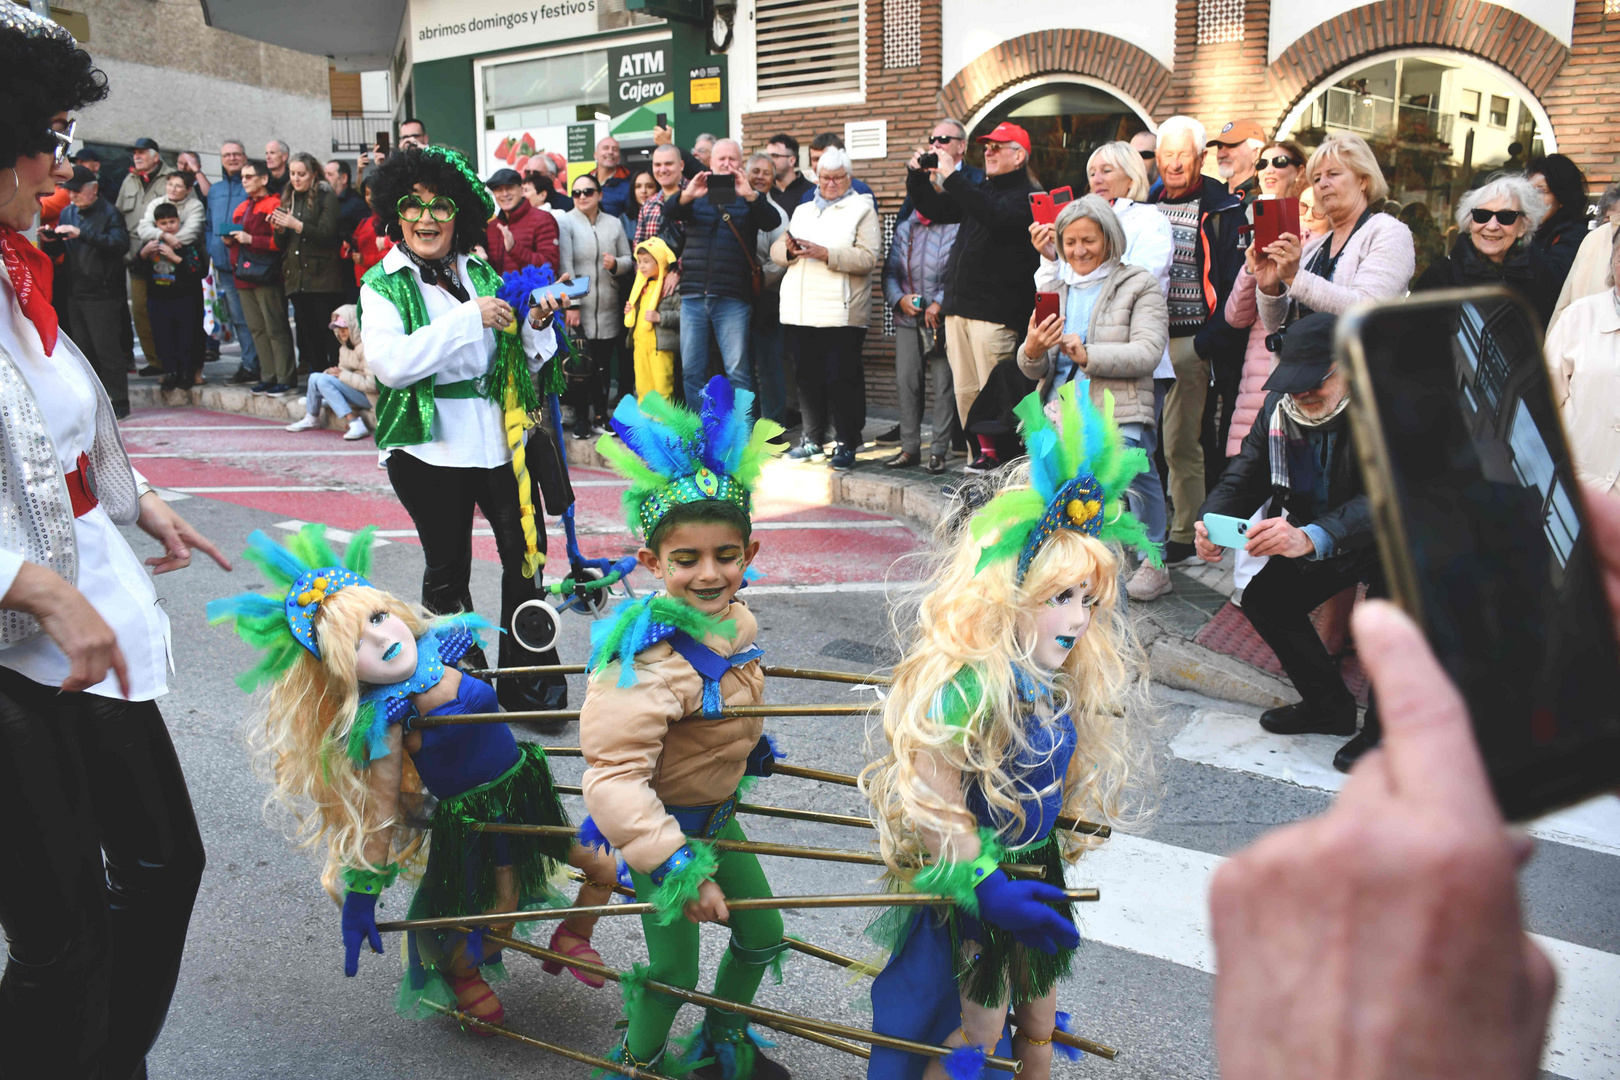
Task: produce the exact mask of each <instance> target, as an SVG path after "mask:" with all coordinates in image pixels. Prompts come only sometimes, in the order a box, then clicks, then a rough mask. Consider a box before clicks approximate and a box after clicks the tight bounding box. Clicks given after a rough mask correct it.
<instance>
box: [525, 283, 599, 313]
mask: <svg viewBox="0 0 1620 1080" xmlns="http://www.w3.org/2000/svg"><path fill="white" fill-rule="evenodd" d="M590 291H591V279H590V278H588V277H577V278H573V279H571V280H569V281H554V282H552V283H551V284H550V285H542V286H540V287H539V288H538V289H536V290H534V291H533V292H531V293H530V294H529V303H531V304H542V303H544V302H545V301H547V300H548V299H549V300H557V299H562V298H567V299H569V300H578V299H580V298H581V297H583V296H585V295H586V294H588V293H589V292H590ZM557 306H558V307H567V306H568V305H567V304H558V305H557Z"/></svg>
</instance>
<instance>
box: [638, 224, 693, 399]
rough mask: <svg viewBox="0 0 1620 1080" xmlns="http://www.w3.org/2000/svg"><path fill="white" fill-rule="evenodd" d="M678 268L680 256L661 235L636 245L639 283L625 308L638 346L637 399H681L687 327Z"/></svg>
mask: <svg viewBox="0 0 1620 1080" xmlns="http://www.w3.org/2000/svg"><path fill="white" fill-rule="evenodd" d="M674 265H675V253H674V252H673V251H671V250H670V249H669V245H668V244H666V243H664V242H663V241H662V240H660V239H659V238H658V237H656V236H653V237H648V238H647V239H646V240H643V241H642V242H641V243H639V244H637V245H636V280H635V283H634V284H633V285H631V286H630V299H629V300H627V301H625V304H624V325H626V326H628V327H630V342H631V344H632V345H633V346H634V347H635V361H636V400H637V401H640V400H641V399H642V398H644V397H646V396H647V395H648V394H651V393H656V394H658V395H659V396H660V397H662V398H664V400H666V401H667V400H669V399H670V398H671V397H673V396H674V395H675V354H676V352H678V351H679V349H680V346H681V326H680V291H679V289H678V288H677V286H678V285H679V284H680V274H679V273H678V272H677V271H676V270H674V269H672V267H673V266H674ZM670 297H674V298H675V299H674V301H673V302H670V300H669V298H670Z"/></svg>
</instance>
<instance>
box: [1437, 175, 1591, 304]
mask: <svg viewBox="0 0 1620 1080" xmlns="http://www.w3.org/2000/svg"><path fill="white" fill-rule="evenodd" d="M1546 216H1547V204H1546V202H1545V201H1543V199H1542V197H1541V193H1540V192H1538V191H1537V190H1536V189H1535V188H1534V187H1533V186H1532V185H1531V183H1530V181H1529V180H1527V179H1525V178H1524V176H1522V175H1521V174H1519V173H1507V174H1504V175H1502V176H1498V177H1496V178H1495V179H1494V180H1491V181H1489V182H1488V183H1486V184H1484V185H1482V186H1480V187H1477V188H1475V189H1474V190H1473V191H1470V192H1467V193H1465V194H1464V195H1463V197H1462V198H1461V199H1460V200H1459V201H1458V203H1457V224H1458V226H1460V228H1461V230H1462V232H1461V234H1460V235H1459V236H1458V237H1457V242H1456V243H1455V244H1453V245H1452V248H1451V254H1450V255H1447V256H1442V257H1441V258H1438V259H1436V260H1434V262H1432V263H1430V264H1429V268H1428V269H1427V270H1425V271H1423V276H1422V277H1420V278H1418V279H1417V280H1416V281H1414V282H1413V283H1412V291H1413V292H1424V291H1426V290H1429V289H1453V288H1461V287H1462V286H1464V285H1505V286H1507V287H1508V288H1509V289H1512V290H1513V291H1514V292H1516V293H1518V294H1519V295H1520V296H1522V297H1524V299H1525V300H1526V301H1528V302H1529V304H1530V306H1531V307H1533V308H1535V309H1536V315H1537V316H1539V317H1540V319H1541V321H1542V324H1543V325H1546V322H1547V320H1548V318H1549V317H1550V316H1551V315H1552V310H1553V306H1554V305H1555V304H1556V303H1557V302H1558V289H1559V285H1560V284H1561V282H1560V280H1559V278H1558V277H1557V276H1556V274H1554V273H1553V270H1552V268H1551V267H1550V266H1548V264H1547V257H1546V256H1545V255H1544V254H1543V253H1542V252H1541V250H1540V249H1539V248H1535V247H1533V246H1531V243H1530V237H1531V236H1532V235H1534V233H1535V231H1536V229H1537V228H1538V227H1539V226H1540V225H1541V222H1542V219H1544V218H1545V217H1546Z"/></svg>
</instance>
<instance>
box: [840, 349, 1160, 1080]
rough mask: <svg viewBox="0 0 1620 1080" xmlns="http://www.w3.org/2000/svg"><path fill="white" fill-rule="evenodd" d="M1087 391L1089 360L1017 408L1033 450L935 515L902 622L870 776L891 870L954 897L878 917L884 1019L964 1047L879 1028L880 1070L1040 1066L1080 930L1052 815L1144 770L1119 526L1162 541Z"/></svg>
mask: <svg viewBox="0 0 1620 1080" xmlns="http://www.w3.org/2000/svg"><path fill="white" fill-rule="evenodd" d="M1089 389H1090V388H1089V386H1088V384H1087V383H1086V381H1085V380H1083V379H1082V380H1080V381H1079V382H1078V383H1070V384H1069V385H1067V386H1064V387H1063V388H1062V389H1061V391H1060V392H1059V394H1058V395H1057V397H1056V398H1055V399H1054V401H1053V402H1052V403H1051V405H1050V406H1049V407H1048V408H1047V409H1045V410H1043V408H1042V406H1041V403H1040V401H1039V398H1038V396H1037V395H1034V394H1031V395H1030V396H1029V397H1028V398H1026V399H1025V400H1024V401H1023V402H1022V403H1021V404H1020V405H1019V407H1018V409H1017V410H1016V411H1017V413H1018V416H1019V418H1020V419H1021V420H1022V421H1023V427H1022V434H1023V437H1024V442H1025V445H1026V447H1027V452H1028V458H1027V460H1026V461H1023V462H1020V463H1017V464H1015V465H1014V466H1012V467H1010V468H1009V469H1007V470H1005V475H1001V476H998V477H996V478H995V479H994V480H993V481H991V485H992V486H991V490H990V491H989V492H986V493H985V494H986V495H987V496H988V498H987V500H986V499H980V500H977V501H976V503H975V505H977V507H978V508H977V509H976V510H975V509H973V508H972V507H968V508H967V509H965V510H964V511H963V512H962V514H960V515H958V517H957V518H956V519H955V520H952V521H948V522H947V523H946V524H945V525H944V526H943V527H942V529H941V540H940V548H941V550H940V551H939V553H938V557H937V564H936V568H935V570H934V573H933V575H932V578H931V580H930V581H929V582H928V584H927V586H925V587H926V589H927V591H926V593H925V594H924V595H923V597H922V599H921V601H920V603H919V606H918V610H917V612H916V618H915V620H914V621H912V622H910V623H909V630H907V631H906V632H905V635H904V636H905V640H904V641H903V645H904V655H903V658H902V659H901V661H900V663H899V664H897V665H896V666H895V669H894V676H893V685H892V687H891V690H890V692H889V696H888V698H887V699H886V700H885V701H884V704H883V726H884V734H885V735H886V737H887V741H888V746H887V748H886V749H887V752H886V753H885V754H884V755H883V756H882V757H881V758H880V759H879V760H877V761H875V762H874V763H873V764H871V765H869V766H868V767H867V768H866V769H865V770H864V772H863V773H862V777H861V779H862V787H863V790H864V791H865V792H866V794H867V795H868V796H869V797H870V798H871V800H872V804H873V818H874V821H875V822H876V824H877V826H878V831H879V836H880V842H881V846H882V851H883V857H884V861H885V863H886V864H887V867H888V871H889V875H890V877H891V879H892V881H893V882H894V884H895V885H896V886H897V887H900V888H910V889H915V890H917V891H922V892H940V893H945V894H948V895H951V896H954V897H956V898H957V901H956V904H955V905H954V906H952V907H950V908H947V909H944V910H932V909H904V908H902V909H896V910H895V911H894V912H892V913H890V914H889V915H886V916H885V917H883V918H880V919H879V920H878V921H877V922H876V923H874V924H873V927H872V931H871V933H872V936H873V937H874V938H877V939H878V940H879V941H880V942H881V943H882V944H885V945H887V946H888V947H889V948H891V950H892V957H891V959H890V961H889V963H888V965H887V967H886V968H885V969H884V971H883V972H882V974H881V975H879V976H878V978H877V979H876V980H875V981H874V984H873V987H872V1006H873V1027H874V1030H876V1031H879V1032H883V1033H886V1034H891V1035H899V1036H903V1037H906V1038H911V1039H915V1040H918V1041H922V1042H928V1043H932V1044H935V1045H939V1044H942V1043H943V1044H944V1045H947V1046H951V1047H954V1048H958V1049H957V1050H956V1052H954V1053H953V1054H952V1055H950V1056H949V1057H947V1058H944V1059H930V1058H925V1057H921V1056H917V1055H913V1054H907V1053H903V1052H900V1051H894V1050H886V1049H883V1048H880V1047H873V1048H872V1058H871V1064H870V1066H869V1069H868V1073H867V1075H868V1077H869V1078H872V1080H918V1078H926V1080H944V1078H945V1077H947V1076H949V1077H951V1078H952V1080H967V1078H969V1077H973V1076H976V1075H978V1073H979V1071H980V1070H982V1068H983V1059H984V1055H985V1054H986V1053H997V1054H1000V1055H1002V1056H1008V1057H1016V1058H1017V1059H1018V1060H1019V1061H1020V1062H1022V1066H1023V1067H1022V1071H1021V1073H1020V1080H1045V1078H1046V1077H1047V1076H1048V1075H1049V1072H1050V1069H1051V1060H1052V1045H1051V1043H1052V1033H1053V1031H1054V1029H1056V1028H1057V1027H1059V1026H1060V1025H1061V1024H1062V1023H1065V1022H1066V1017H1064V1015H1063V1014H1061V1013H1059V1012H1058V1011H1057V983H1058V980H1059V979H1060V978H1061V977H1063V976H1064V975H1066V974H1067V973H1068V971H1069V968H1070V964H1071V962H1072V959H1073V955H1074V952H1075V950H1076V948H1077V947H1078V945H1079V940H1080V938H1079V931H1078V929H1077V928H1076V926H1075V923H1074V917H1073V913H1072V912H1071V910H1070V907H1069V904H1068V903H1067V902H1065V901H1064V900H1063V894H1062V892H1061V890H1062V888H1063V884H1064V878H1063V869H1064V865H1065V864H1066V863H1068V862H1073V861H1074V860H1075V859H1077V858H1078V857H1079V856H1080V854H1081V853H1082V851H1083V849H1084V846H1085V839H1084V838H1083V837H1081V836H1079V835H1076V834H1073V833H1070V832H1068V831H1067V830H1062V829H1058V828H1057V827H1056V823H1057V819H1058V818H1059V817H1060V816H1076V817H1081V818H1085V819H1087V820H1091V821H1101V822H1110V823H1112V822H1116V821H1119V820H1121V819H1122V818H1123V817H1125V816H1126V815H1127V813H1128V809H1127V808H1128V806H1129V805H1130V803H1131V802H1132V798H1131V793H1132V789H1133V788H1134V787H1135V786H1136V784H1137V782H1139V781H1141V780H1142V779H1144V777H1145V774H1146V760H1147V759H1146V757H1145V754H1144V752H1143V748H1142V747H1141V745H1140V740H1134V739H1133V737H1132V731H1131V727H1130V722H1129V719H1128V717H1130V716H1131V715H1132V714H1133V712H1134V709H1133V708H1132V707H1131V706H1130V699H1131V698H1132V697H1133V695H1135V694H1138V693H1140V692H1141V688H1142V687H1144V686H1145V685H1146V682H1145V679H1144V678H1141V677H1140V676H1141V674H1142V673H1141V665H1140V654H1139V651H1138V649H1137V647H1136V644H1135V641H1134V638H1133V636H1132V634H1131V633H1130V631H1129V629H1128V626H1127V624H1126V623H1125V621H1124V618H1123V613H1122V612H1118V611H1116V609H1115V601H1116V598H1117V593H1118V580H1119V569H1120V557H1121V556H1120V547H1121V545H1123V546H1124V547H1141V548H1143V549H1148V548H1149V545H1148V543H1147V538H1146V535H1145V532H1144V530H1143V528H1142V526H1141V524H1140V523H1139V522H1138V521H1137V520H1136V519H1135V518H1134V517H1133V516H1132V515H1131V514H1129V513H1128V512H1127V511H1126V510H1125V508H1124V505H1123V503H1122V499H1123V497H1124V495H1125V492H1126V490H1127V488H1128V487H1129V484H1130V481H1131V479H1132V477H1134V476H1136V475H1137V473H1139V472H1141V471H1143V470H1144V469H1146V468H1147V467H1148V462H1147V460H1146V457H1145V455H1144V454H1143V453H1142V451H1140V450H1134V449H1127V448H1126V447H1125V446H1124V445H1123V443H1122V442H1121V440H1120V436H1119V433H1118V431H1117V429H1116V428H1115V425H1114V422H1113V416H1112V404H1113V403H1112V400H1111V398H1110V397H1109V396H1108V395H1104V405H1103V408H1102V409H1098V408H1097V407H1096V406H1095V405H1094V404H1093V402H1092V399H1091V395H1090V393H1089ZM969 513H971V514H972V516H971V519H970V520H967V521H965V522H963V521H962V520H961V518H964V517H966V516H967V514H969ZM898 622H899V620H897V623H898ZM925 861H926V862H927V863H928V865H926V866H925V865H924V864H925ZM1003 862H1013V863H1020V864H1025V865H1031V864H1033V865H1037V866H1040V867H1042V868H1043V871H1044V873H1043V876H1042V879H1041V880H1029V879H1023V878H1019V879H1012V878H1009V877H1008V876H1007V874H1006V873H1005V872H1004V871H1002V870H1001V869H1000V868H999V865H1000V864H1001V863H1003ZM1009 1009H1011V1011H1012V1013H1013V1015H1014V1018H1015V1020H1016V1024H1017V1028H1018V1034H1017V1036H1016V1037H1015V1038H1012V1039H1011V1040H1009V1039H1008V1038H1007V1036H1006V1034H1005V1032H1006V1030H1007V1027H1008V1011H1009Z"/></svg>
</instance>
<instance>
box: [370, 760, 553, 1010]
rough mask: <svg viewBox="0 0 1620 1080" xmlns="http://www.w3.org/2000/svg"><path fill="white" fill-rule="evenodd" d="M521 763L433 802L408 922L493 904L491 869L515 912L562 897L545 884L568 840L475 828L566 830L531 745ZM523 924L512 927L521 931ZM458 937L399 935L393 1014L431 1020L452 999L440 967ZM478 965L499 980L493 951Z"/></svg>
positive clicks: (431, 932)
mask: <svg viewBox="0 0 1620 1080" xmlns="http://www.w3.org/2000/svg"><path fill="white" fill-rule="evenodd" d="M518 749H519V753H520V755H521V756H520V757H519V758H518V761H517V763H516V764H514V765H513V766H512V767H511V768H510V769H508V770H507V771H506V772H505V773H503V774H501V775H500V776H499V777H497V778H496V779H495V780H493V781H491V782H490V783H488V784H485V785H483V786H482V787H476V788H473V789H472V790H471V791H466V792H463V793H462V794H460V795H457V796H455V797H453V798H449V799H445V800H444V801H442V802H441V803H439V805H438V808H437V809H435V810H434V812H433V819H432V824H431V825H430V832H429V837H430V839H429V841H428V859H427V869H426V870H425V871H424V872H423V874H422V881H421V884H419V885H418V886H417V889H416V895H415V896H413V897H412V898H411V906H410V911H409V913H408V914H407V916H406V917H407V918H411V919H434V918H444V917H447V916H452V915H479V914H483V913H485V912H487V911H489V910H490V909H491V908H493V907H495V905H496V904H497V903H498V902H499V899H500V897H499V889H498V885H497V880H496V876H497V870H498V869H500V868H503V867H510V868H511V871H512V880H513V884H514V885H515V886H516V891H517V896H518V910H520V911H522V910H534V909H536V908H542V907H560V906H563V905H565V904H566V903H567V902H568V901H567V898H566V897H564V896H563V895H562V894H560V893H559V892H558V891H557V890H556V888H555V887H554V886H553V885H552V881H553V879H554V878H555V877H556V876H557V873H558V871H559V870H561V868H562V867H563V866H564V865H566V864H567V862H568V854H569V852H570V850H572V848H573V844H574V840H573V837H571V836H514V835H510V834H505V833H486V832H483V831H481V830H478V829H475V828H473V827H472V826H473V824H474V823H477V822H504V823H508V824H513V825H567V824H570V822H569V820H568V815H567V813H566V812H565V811H564V810H563V806H562V803H561V801H560V800H559V799H558V797H557V790H556V787H555V785H554V784H553V782H552V778H551V769H550V768H549V767H548V766H547V764H546V752H545V750H544V749H543V748H541V747H540V746H538V745H536V744H534V743H523V744H520V745H519V748H518ZM524 925H525V924H521V923H520V924H518V928H517V930H516V931H515V932H518V933H521V932H523V930H524ZM464 937H465V935H462V934H457V933H453V932H451V931H435V930H418V931H412V932H410V933H408V934H406V935H405V942H404V946H405V978H404V981H403V982H402V983H401V984H400V988H399V997H398V1000H397V1001H396V1003H395V1004H396V1006H397V1007H398V1009H399V1011H400V1013H401V1014H402V1015H405V1016H411V1017H419V1016H428V1015H432V1014H433V1009H432V1008H431V1007H430V1006H431V1005H440V1006H447V1005H451V1004H453V1003H454V1001H455V995H454V994H452V993H451V992H450V988H449V985H448V983H446V981H445V979H444V976H443V975H442V974H441V969H442V968H445V967H447V966H448V964H449V962H450V960H451V959H452V957H453V956H454V953H455V950H456V949H457V948H458V947H459V946H460V945H461V944H462V941H463V939H464ZM472 947H473V948H474V949H477V950H478V951H479V954H481V955H482V961H481V964H480V966H481V967H483V968H484V976H485V978H486V979H490V980H491V981H493V980H494V979H499V978H500V977H501V976H502V974H503V969H502V968H501V965H500V953H499V951H498V950H495V951H491V950H482V949H481V948H480V947H479V946H478V945H477V944H476V943H474V944H473V945H472Z"/></svg>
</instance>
